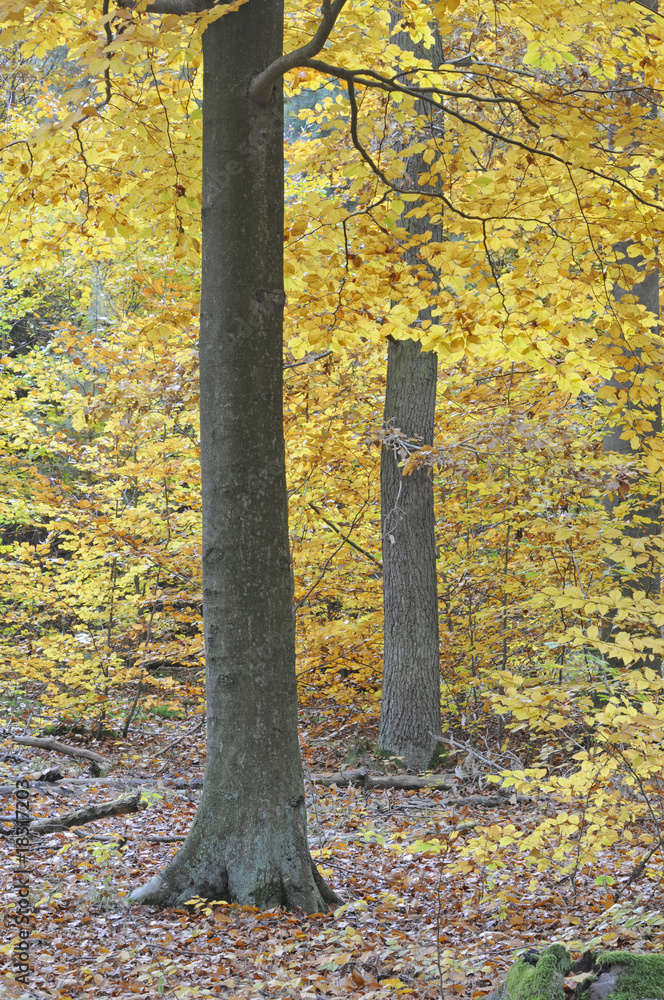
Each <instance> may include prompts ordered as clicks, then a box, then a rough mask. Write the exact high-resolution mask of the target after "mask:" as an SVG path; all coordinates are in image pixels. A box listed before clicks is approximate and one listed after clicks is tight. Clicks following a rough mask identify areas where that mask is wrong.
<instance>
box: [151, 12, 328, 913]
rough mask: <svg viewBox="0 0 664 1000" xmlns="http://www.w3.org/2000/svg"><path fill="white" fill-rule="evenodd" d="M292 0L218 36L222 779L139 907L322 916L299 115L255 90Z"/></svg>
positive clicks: (212, 65)
mask: <svg viewBox="0 0 664 1000" xmlns="http://www.w3.org/2000/svg"><path fill="white" fill-rule="evenodd" d="M282 25H283V7H282V0H261V2H260V3H256V2H251V3H248V4H244V5H243V6H241V7H240V8H239V10H238V11H236V12H234V13H229V14H227V15H225V16H223V17H221V18H220V19H219V20H217V21H215V22H214V23H212V24H211V25H210V26H209V27H208V28H207V29H206V30H205V32H204V35H203V59H204V77H203V287H202V303H201V334H200V387H201V462H202V484H203V485H202V489H203V619H204V629H205V653H206V685H207V767H206V772H205V781H204V785H203V789H202V792H201V803H200V806H199V809H198V812H197V813H196V817H195V819H194V823H193V826H192V828H191V831H190V833H189V835H188V837H187V839H186V841H185V842H184V844H183V846H182V848H181V850H180V851H179V853H178V854H177V855H176V857H175V858H174V859H173V861H172V862H171V863H170V864H169V865H168V866H167V867H166V868H165V869H164V871H162V872H160V873H159V874H158V875H156V876H155V877H154V878H153V879H152V880H151V881H150V882H149V883H148V884H147V885H146V886H144V887H143V888H141V889H138V890H136V891H135V892H134V893H132V896H131V898H132V899H133V900H134V901H137V902H141V903H148V904H156V905H169V906H174V905H177V904H182V903H184V902H186V901H187V900H189V899H191V898H192V897H194V896H199V897H204V898H206V899H218V900H227V901H229V902H238V903H241V904H250V905H254V906H258V907H260V908H269V907H273V906H278V905H282V906H287V907H289V908H295V907H301V908H302V909H303V910H304V911H305V912H307V913H312V912H317V911H322V910H324V909H326V908H327V905H328V904H329V903H333V902H338V900H337V898H336V896H335V895H334V894H333V893H332V891H331V890H330V889H329V888H328V887H327V885H326V884H325V882H324V881H323V879H322V878H321V877H320V875H319V874H318V871H317V869H316V867H315V865H314V864H313V861H312V859H311V857H310V854H309V848H308V843H307V823H306V811H305V798H304V784H303V775H302V765H301V761H300V752H299V747H298V739H297V690H296V681H295V626H294V617H293V595H292V586H291V571H290V555H289V539H288V513H287V494H286V475H285V454H284V439H283V424H282V365H283V360H282V324H283V306H284V291H283V271H282V253H283V177H284V165H283V108H282V103H283V102H282V88H281V80H280V81H279V84H278V85H277V86H275V88H274V90H273V92H272V94H271V96H270V98H269V99H268V100H267V103H264V104H261V103H258V102H257V101H256V100H255V99H254V98H252V97H251V96H250V93H249V86H250V82H251V80H252V78H253V77H254V76H255V75H256V74H257V73H258V72H260V71H261V70H263V69H264V68H265V67H266V66H268V65H269V64H270V63H272V62H273V60H274V59H276V58H277V57H279V56H280V54H281V51H282Z"/></svg>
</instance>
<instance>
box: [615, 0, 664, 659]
mask: <svg viewBox="0 0 664 1000" xmlns="http://www.w3.org/2000/svg"><path fill="white" fill-rule="evenodd" d="M644 6H647V7H649V8H650V9H651V10H653V11H655V12H656V11H657V9H658V3H657V0H644ZM647 20H648V21H651V22H652V21H653V20H654V19H653V18H651V17H648V18H647ZM651 115H652V116H653V117H657V107H656V106H653V107H652V109H651ZM614 250H615V253H616V257H617V260H618V262H619V263H624V264H627V265H630V266H631V267H633V268H635V270H636V271H637V273H638V272H640V273H641V274H642V275H643V277H642V278H641V279H640V280H639V281H637V282H636V283H635V284H634V285H633V286H632V287H631V288H621V287H620V285H616V286H615V287H614V289H613V295H614V298H616V299H617V300H618V301H619V300H620V299H621V298H622V297H623V295H626V294H631V295H634V296H635V297H636V301H637V302H638V303H639V304H640V305H643V306H645V307H646V309H647V310H648V311H649V312H651V313H653V314H654V315H655V316H656V317H657V318H658V319H659V315H660V306H659V279H660V274H659V271H658V270H654V271H648V268H647V264H646V262H645V261H644V259H643V258H642V257H641V256H639V254H638V251H637V252H635V249H634V247H633V246H632V244H630V243H629V242H627V243H617V244H616V245H615V247H614ZM659 332H660V331H659V326H657V327H656V328H655V329H654V331H653V334H652V336H653V339H654V338H657V337H659ZM618 347H619V350H618V351H617V352H616V353H617V355H618V358H619V363H618V364H617V366H616V373H615V374H614V376H613V378H612V379H611V380H610V383H609V384H611V385H612V386H614V387H615V388H616V389H618V390H623V391H625V390H627V391H628V394H630V395H631V389H632V386H633V385H634V381H635V379H638V375H639V374H640V373H642V372H643V371H644V370H645V368H647V367H648V363H649V362H648V360H647V359H646V360H645V361H644V360H643V356H642V354H643V352H642V350H641V349H639V348H638V347H637V348H631V347H629V346H628V345H627V344H626V343H624V342H621V343H620V344H619V345H618ZM626 412H627V415H628V417H632V418H634V417H635V416H636V417H641V421H640V423H641V428H640V433H641V435H642V436H645V437H650V438H655V437H658V436H660V435H661V433H662V405H661V400H659V399H658V400H657V401H656V402H655V403H651V405H650V406H648V405H644V404H643V403H642V402H641V400H639V401H638V402H635V401H634V400H633V399H631V398H629V397H628V401H627V403H626ZM626 423H627V421H625V424H626ZM648 426H649V430H647V428H648ZM625 429H626V427H625V425H624V424H622V423H620V424H618V425H616V426H615V427H610V428H609V429H608V431H607V433H606V434H605V436H604V440H603V443H602V444H603V451H604V453H605V454H618V455H629V456H631V455H632V454H633V450H632V446H631V444H630V442H629V440H627V439H623V438H622V434H623V432H624V431H625ZM631 485H632V493H633V494H634V493H635V492H637V491H638V484H637V491H635V490H634V485H635V484H631ZM620 503H621V498H620V497H616V496H615V495H614V497H613V499H608V498H607V500H606V507H607V510H608V512H609V514H610V515H613V514H614V511H615V508H616V507H617V506H618V505H619V504H620ZM631 508H632V509H631V512H630V517H629V521H628V523H623V525H622V530H623V534H624V535H625V537H627V538H632V539H639V540H643V539H648V538H654V537H656V536H660V535H661V533H662V528H661V491H660V490H657V491H653V492H651V493H650V495H649V496H648V495H646V496H643V497H642V498H641V500H640V501H639V502H633V503H632V505H631ZM645 551H646V552H649V554H650V559H649V561H648V562H647V563H646V565H645V566H643V568H642V571H641V573H640V575H639V577H638V578H636V579H634V580H631V581H629V582H626V581H625V580H624V578H623V577H622V576H621V573H620V570H619V569H617V568H616V567H615V566H614V567H613V571H614V577H615V582H616V584H617V586H618V587H619V588H620V589H621V590H622V591H623V593H625V594H629V595H631V594H633V593H634V592H635V591H644V593H645V595H646V597H648V598H650V599H651V600H653V601H659V599H660V594H661V574H660V571H659V567H658V563H657V561H656V559H657V557H658V556H659V555H660V552H659V548H658V546H657V543H654V545H653V544H649V543H648V542H647V541H646V544H645ZM613 628H614V622H613V620H612V619H611V618H609V619H608V620H607V622H606V625H605V627H604V628H603V630H602V633H603V638H604V639H606V640H610V637H611V633H612V632H613ZM650 631H651V634H652V635H653V636H654V637H657V638H660V637H661V629H660V628H659V627H657V626H655V625H653V626H652V627H651V629H650ZM608 662H609V664H610V665H611V666H613V667H615V668H617V669H621V668H624V663H623V661H622V659H620V658H619V657H611V656H609V657H608ZM661 663H662V658H661V656H658V655H656V654H648V655H645V656H643V657H641V658H640V659H639V660H636V661H633V662H632V663H631V664H630V666H631V667H632V668H639V667H640V668H644V667H651V668H652V667H654V668H655V669H657V670H661Z"/></svg>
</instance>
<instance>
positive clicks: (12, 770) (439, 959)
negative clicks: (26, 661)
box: [0, 715, 664, 1000]
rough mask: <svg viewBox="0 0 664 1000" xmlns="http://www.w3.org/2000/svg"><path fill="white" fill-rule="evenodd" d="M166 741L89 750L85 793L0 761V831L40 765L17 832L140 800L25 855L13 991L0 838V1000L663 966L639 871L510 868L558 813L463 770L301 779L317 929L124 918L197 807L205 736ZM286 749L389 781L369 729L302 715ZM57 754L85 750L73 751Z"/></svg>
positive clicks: (439, 981)
mask: <svg viewBox="0 0 664 1000" xmlns="http://www.w3.org/2000/svg"><path fill="white" fill-rule="evenodd" d="M169 725H171V726H172V724H166V725H159V724H156V723H155V724H154V725H152V726H150V725H148V724H147V723H146V724H144V725H142V727H141V729H140V730H138V731H133V732H132V733H130V736H129V738H128V740H126V741H121V740H114V741H112V742H111V741H107V743H106V744H105V745H102V746H101V747H100V746H99V744H96V743H95V744H90V745H93V746H94V748H95V749H100V750H101V752H102V753H103V755H104V756H105V757H108V758H109V759H111V760H112V761H113V768H112V771H111V774H110V775H109V778H107V779H99V780H98V781H97V782H96V783H89V784H86V785H81V784H76V783H75V782H72V783H71V784H69V785H68V777H69V780H70V781H72V779H73V777H74V776H76V775H78V776H80V775H82V774H84V773H86V774H87V772H84V771H83V770H82V769H81V768H80V767H79V766H78V765H77V764H75V763H71V762H70V761H67V760H65V762H64V763H63V758H62V757H61V756H59V757H58V756H57V755H55V754H52V753H46V752H43V751H38V752H33V751H32V750H29V749H28V748H24V747H17V746H16V744H14V743H13V742H12V741H11V740H9V739H6V740H4V742H3V743H2V745H0V754H2V758H3V763H2V773H3V780H2V784H3V786H5V788H4V797H3V799H2V803H3V808H2V813H3V818H4V819H6V816H7V815H8V814H10V813H11V812H12V810H13V798H12V797H11V791H8V789H9V788H10V786H12V785H13V783H14V781H15V780H16V778H17V777H19V776H26V775H29V776H31V777H32V778H33V779H36V778H37V776H38V775H39V774H40V773H41V772H43V770H44V769H45V768H46V767H48V766H52V765H58V766H59V767H60V770H61V772H62V774H63V776H64V777H63V779H62V780H61V781H60V782H58V783H57V784H56V785H49V784H47V783H43V782H40V783H39V784H38V785H37V786H35V787H33V788H32V790H31V798H30V808H31V815H32V817H33V818H38V817H45V816H52V815H55V814H58V813H64V812H68V811H69V810H71V809H74V808H77V807H78V806H81V805H83V804H86V803H89V802H101V801H107V800H109V799H112V798H115V797H117V795H118V794H120V793H119V792H118V788H117V786H116V787H115V788H111V786H110V785H109V784H108V782H109V779H110V780H111V781H113V780H115V781H117V780H118V779H128V778H129V777H133V778H135V779H136V780H137V783H140V781H141V780H143V781H144V782H152V783H147V784H144V785H143V805H144V806H145V808H144V809H142V810H141V811H140V812H138V813H135V814H133V815H127V816H118V817H115V818H109V819H104V820H100V821H98V822H96V823H94V824H89V825H86V826H85V827H79V828H75V829H72V830H66V831H63V832H60V833H55V834H50V835H46V836H43V837H39V838H35V839H34V847H33V850H32V852H31V855H30V859H29V864H28V869H29V873H30V874H29V882H30V901H31V906H32V912H33V913H34V919H33V922H32V936H31V939H30V955H31V962H32V965H33V968H32V971H31V973H30V977H29V988H28V989H27V990H25V989H24V988H23V987H22V986H20V984H17V983H15V982H13V953H14V949H15V946H16V944H17V935H16V926H15V923H14V921H13V915H14V914H15V913H16V903H17V895H16V893H15V892H14V890H13V887H14V886H15V883H16V880H17V876H16V872H17V870H18V868H19V864H18V861H17V856H16V853H15V850H14V842H13V840H12V838H11V837H4V838H3V848H2V865H3V881H4V884H5V887H6V888H5V893H6V895H5V908H4V922H5V923H4V933H3V941H2V947H1V948H0V953H1V954H0V960H1V971H0V987H1V989H0V996H4V995H6V996H14V997H23V996H25V997H28V996H29V997H38V998H42V997H59V998H63V1000H66V998H67V997H71V998H72V1000H77V998H80V997H86V996H90V997H93V996H94V997H121V996H150V997H154V996H164V997H172V998H182V997H199V996H200V997H205V996H221V997H226V998H229V1000H231V998H234V997H238V998H240V997H242V998H244V997H252V996H257V997H274V998H293V1000H295V998H299V997H323V996H335V997H336V996H345V995H348V996H358V997H363V998H376V1000H379V998H380V1000H382V998H387V997H395V996H406V997H414V998H423V1000H424V998H435V997H439V996H440V995H441V989H442V992H443V995H445V996H450V997H451V996H456V997H465V998H468V1000H470V998H471V997H475V996H476V997H480V996H484V995H486V994H488V993H489V992H490V991H491V989H492V988H493V987H494V986H495V985H497V983H498V982H499V981H500V980H501V979H502V977H503V976H504V974H505V972H506V969H507V968H508V966H509V964H510V963H511V961H512V960H513V958H514V956H515V955H516V954H518V953H519V952H520V951H522V950H524V949H528V948H531V947H539V946H544V945H546V944H548V943H550V942H553V941H562V942H564V943H565V944H567V946H568V947H569V948H570V950H571V951H572V953H573V954H575V953H580V952H581V951H583V950H585V949H586V948H588V947H593V946H594V947H598V946H600V945H601V946H602V947H605V948H606V947H608V948H625V949H626V948H630V949H635V950H643V951H647V950H655V951H661V950H662V945H663V944H664V917H662V916H661V914H660V904H659V900H660V898H661V874H660V870H659V867H658V864H657V855H655V856H654V859H653V860H652V861H651V862H650V864H649V865H648V866H647V867H646V869H645V871H644V872H643V874H642V875H641V876H640V877H639V878H638V879H637V880H634V881H633V882H632V883H630V884H629V885H627V880H628V879H629V877H630V876H631V875H632V874H633V872H634V862H633V856H632V855H628V853H627V851H626V850H625V847H626V846H629V845H628V844H627V841H624V842H623V841H616V842H615V843H614V844H613V845H611V846H608V847H607V849H606V851H605V852H604V854H603V856H602V858H601V859H600V860H601V872H602V874H601V875H600V876H598V875H597V874H596V872H597V870H599V868H597V869H595V870H594V869H590V868H589V867H588V866H585V867H584V866H583V865H582V864H581V863H580V864H579V865H578V866H577V868H576V869H573V870H572V871H571V873H570V872H569V871H568V873H567V874H566V875H564V876H561V874H560V871H561V869H560V868H558V869H557V868H556V865H555V864H554V865H544V864H542V865H539V866H538V865H537V864H536V863H534V861H533V856H532V855H531V856H530V857H527V856H526V855H525V854H524V853H523V852H519V851H518V843H517V842H518V838H519V837H523V836H527V834H528V833H529V832H531V831H532V830H534V829H535V828H537V827H538V825H539V824H541V823H542V821H543V820H544V819H546V818H547V817H549V818H551V819H553V820H557V819H558V817H560V816H561V815H563V816H564V815H565V814H564V813H563V812H562V810H563V808H564V809H567V810H569V809H570V806H569V804H568V803H566V804H565V805H564V807H563V806H562V805H560V804H558V803H557V802H556V801H555V800H553V799H552V798H551V797H546V796H541V797H535V798H529V797H527V796H524V795H519V796H517V795H511V797H508V796H507V795H505V796H503V797H502V798H499V800H498V804H497V805H496V804H487V803H495V802H496V798H497V797H496V794H495V793H496V789H495V785H494V786H488V785H487V783H486V781H485V778H484V776H483V775H482V774H481V773H479V771H480V770H481V769H479V768H476V769H475V770H476V771H477V772H478V773H474V774H467V773H466V771H465V770H464V768H463V766H460V765H459V763H456V765H455V762H454V760H448V761H447V762H446V767H447V769H448V770H450V769H452V770H451V773H452V774H454V773H455V772H456V774H455V781H456V784H455V788H454V789H453V790H452V791H446V792H439V791H430V790H427V791H426V794H424V793H423V792H421V791H418V792H404V791H398V790H389V791H385V790H380V791H379V790H374V791H368V792H367V791H366V790H363V789H359V788H338V787H336V786H335V787H332V788H326V787H324V786H322V785H321V784H320V783H316V782H314V783H312V782H311V781H308V782H307V790H308V802H309V829H310V837H311V846H312V852H313V853H314V856H315V857H316V858H317V860H318V863H319V866H320V868H321V869H322V870H323V872H324V874H325V876H326V878H327V879H328V881H329V882H330V883H331V884H332V885H333V886H334V888H335V890H336V891H337V893H338V894H339V895H340V896H341V897H342V899H343V901H344V902H343V905H342V906H341V907H339V908H338V909H337V911H336V912H334V913H328V914H325V915H323V914H317V915H313V916H309V917H305V916H303V915H302V914H299V913H286V912H282V911H276V910H273V911H269V912H266V913H260V912H258V911H257V910H255V909H253V908H250V907H237V906H227V905H221V904H219V905H202V904H199V905H198V906H195V905H192V906H188V907H183V908H182V909H176V910H154V909H146V908H140V907H134V906H131V907H130V906H129V905H128V904H127V901H126V897H127V896H128V894H129V892H130V891H131V890H132V889H133V888H134V887H136V886H137V885H139V884H141V883H143V882H145V881H146V880H147V879H148V878H149V877H151V876H152V875H153V874H154V873H155V872H156V871H158V870H159V869H160V868H162V867H163V866H164V865H165V864H166V862H167V861H168V859H169V858H170V857H171V856H172V855H173V854H174V853H175V852H176V851H177V849H178V843H179V842H178V841H175V842H168V841H159V840H155V839H154V838H160V837H161V838H173V837H177V836H182V835H184V834H185V833H186V832H187V830H188V828H189V826H190V824H191V821H192V819H193V816H194V813H195V809H196V802H197V796H198V787H200V780H201V778H202V776H203V770H204V762H205V742H204V736H203V735H202V731H201V730H199V731H198V733H190V735H189V736H188V737H186V738H185V739H184V740H183V741H182V742H180V743H179V744H178V745H177V746H176V747H174V748H172V749H171V750H170V751H167V752H165V751H166V748H167V747H168V746H169V744H171V743H172V742H173V739H174V738H176V736H177V735H178V732H177V731H176V730H175V729H173V728H169ZM192 728H193V727H190V730H191V729H192ZM190 730H189V731H190ZM182 731H187V730H182ZM302 741H303V745H302V749H303V756H304V760H305V766H306V769H307V772H308V773H309V774H314V773H318V774H320V773H324V772H326V771H327V772H330V771H335V770H337V769H338V768H339V767H341V766H346V767H348V766H354V767H357V766H365V767H367V768H368V769H369V770H370V771H371V772H377V771H380V770H383V771H384V770H385V768H386V767H388V768H389V767H390V766H391V763H390V762H389V761H388V762H387V763H386V762H385V761H381V760H380V759H378V758H376V757H373V756H372V754H371V752H370V750H369V747H370V746H371V745H372V744H373V742H375V733H373V731H372V727H371V725H370V724H369V723H366V724H364V725H361V724H358V723H357V722H355V721H347V720H344V719H343V718H341V717H339V716H338V715H337V717H336V719H335V720H334V722H331V721H330V719H329V718H327V719H323V721H321V718H320V717H315V716H312V717H311V718H310V719H307V718H306V716H305V719H304V726H303V728H302ZM67 742H70V743H76V742H78V743H79V744H80V745H88V744H87V743H86V737H84V736H79V737H67ZM8 803H10V805H7V804H8ZM5 828H7V825H6V823H5ZM148 837H150V838H153V839H152V840H148V839H147V838H148ZM632 846H633V845H632ZM538 867H539V868H541V869H542V870H538ZM621 888H622V889H623V892H622V895H621V897H620V899H619V901H618V902H617V903H616V902H614V894H615V893H616V892H617V891H620V890H621ZM570 985H571V981H570ZM2 990H4V993H3V992H2Z"/></svg>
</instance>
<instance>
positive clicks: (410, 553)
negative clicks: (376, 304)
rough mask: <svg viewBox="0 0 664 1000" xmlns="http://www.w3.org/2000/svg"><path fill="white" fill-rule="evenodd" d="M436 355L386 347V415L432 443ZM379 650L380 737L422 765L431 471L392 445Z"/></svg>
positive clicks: (431, 688) (434, 629)
mask: <svg viewBox="0 0 664 1000" xmlns="http://www.w3.org/2000/svg"><path fill="white" fill-rule="evenodd" d="M436 366H437V358H436V355H435V354H433V353H431V352H430V351H426V352H424V353H423V352H422V351H421V350H420V345H419V343H417V341H414V340H392V339H390V341H389V343H388V350H387V390H386V393H385V423H386V424H391V425H392V426H393V427H399V428H400V429H401V430H402V431H403V432H404V433H405V434H407V435H408V437H420V438H422V443H423V444H432V443H433V421H434V413H435V408H436ZM380 500H381V511H382V516H381V522H382V534H383V595H384V607H385V655H384V667H383V694H382V701H381V710H380V728H379V733H378V744H379V746H380V747H381V749H383V750H388V751H391V752H392V753H394V754H396V755H397V756H399V757H403V758H404V760H405V762H406V764H407V765H408V767H411V768H414V769H416V770H423V769H424V768H426V767H427V766H428V765H429V763H430V762H431V758H432V756H433V754H434V751H435V749H436V745H437V741H436V738H435V737H436V735H438V734H439V733H440V731H441V729H440V669H439V638H438V587H437V577H436V539H435V532H434V526H435V522H434V511H433V474H432V472H431V471H430V470H428V469H417V470H416V471H414V472H413V473H411V474H410V475H408V476H404V475H402V473H401V469H400V468H399V465H398V460H397V457H396V456H395V454H394V453H393V451H392V450H390V449H388V448H387V447H384V448H383V452H382V456H381V463H380Z"/></svg>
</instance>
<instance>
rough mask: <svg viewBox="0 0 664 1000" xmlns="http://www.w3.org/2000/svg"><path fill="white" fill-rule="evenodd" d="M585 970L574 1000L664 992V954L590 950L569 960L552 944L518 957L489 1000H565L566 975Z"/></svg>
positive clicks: (638, 998)
mask: <svg viewBox="0 0 664 1000" xmlns="http://www.w3.org/2000/svg"><path fill="white" fill-rule="evenodd" d="M583 972H586V973H588V975H587V976H586V977H585V979H582V980H581V981H580V982H579V983H578V985H577V987H576V1000H654V998H656V997H661V996H662V994H663V993H664V955H632V954H631V953H630V952H626V951H599V952H590V951H588V952H586V953H585V955H583V957H582V958H580V959H579V961H578V962H572V960H571V958H570V955H569V952H568V951H567V949H566V948H565V947H564V946H563V945H561V944H554V945H551V946H550V947H549V948H546V949H545V950H544V951H542V952H538V951H536V950H535V949H531V950H530V951H528V952H526V954H525V955H522V956H521V958H519V959H518V960H517V961H516V962H515V963H514V964H513V965H512V967H511V969H510V970H509V972H508V973H507V977H506V979H505V980H504V982H502V983H501V984H500V986H499V987H498V988H497V989H495V990H494V991H493V993H492V994H491V995H490V997H489V998H488V1000H564V997H565V976H567V975H570V974H574V975H578V974H579V973H583Z"/></svg>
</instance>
